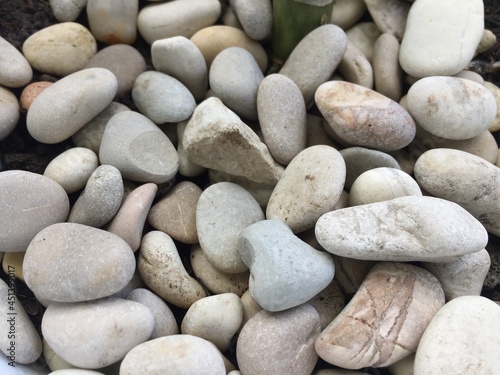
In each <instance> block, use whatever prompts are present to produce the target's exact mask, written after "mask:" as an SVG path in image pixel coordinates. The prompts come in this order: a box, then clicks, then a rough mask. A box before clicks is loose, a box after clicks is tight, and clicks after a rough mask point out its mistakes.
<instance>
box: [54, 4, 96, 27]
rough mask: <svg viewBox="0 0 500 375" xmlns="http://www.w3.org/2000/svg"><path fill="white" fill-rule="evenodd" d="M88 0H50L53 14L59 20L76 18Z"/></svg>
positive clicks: (64, 20) (65, 20)
mask: <svg viewBox="0 0 500 375" xmlns="http://www.w3.org/2000/svg"><path fill="white" fill-rule="evenodd" d="M87 2H88V0H49V4H50V9H51V10H52V14H53V15H54V17H55V18H56V19H57V20H58V21H59V22H69V21H74V20H76V19H77V18H78V16H79V15H80V13H81V11H82V10H83V9H84V8H85V6H86V5H87Z"/></svg>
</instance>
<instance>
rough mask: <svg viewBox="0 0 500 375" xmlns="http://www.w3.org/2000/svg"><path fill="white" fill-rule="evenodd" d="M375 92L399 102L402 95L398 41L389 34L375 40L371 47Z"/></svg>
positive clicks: (401, 72) (401, 73)
mask: <svg viewBox="0 0 500 375" xmlns="http://www.w3.org/2000/svg"><path fill="white" fill-rule="evenodd" d="M372 66H373V77H374V84H375V90H376V91H377V92H378V93H380V94H382V95H385V96H387V97H388V98H390V99H392V100H394V101H396V102H399V100H400V99H401V96H402V95H403V93H402V91H403V70H402V69H401V67H400V65H399V41H398V40H397V38H396V37H395V36H394V35H392V34H389V33H384V34H382V35H381V36H380V37H378V38H377V41H376V42H375V45H374V47H373V58H372Z"/></svg>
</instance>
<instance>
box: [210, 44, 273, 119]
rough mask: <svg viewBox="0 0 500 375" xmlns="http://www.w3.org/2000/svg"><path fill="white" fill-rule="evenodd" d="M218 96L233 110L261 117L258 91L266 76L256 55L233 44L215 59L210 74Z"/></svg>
mask: <svg viewBox="0 0 500 375" xmlns="http://www.w3.org/2000/svg"><path fill="white" fill-rule="evenodd" d="M208 78H209V82H210V88H211V89H212V91H213V93H214V95H215V96H216V97H218V98H219V99H220V100H222V102H223V103H224V104H225V105H226V106H227V107H228V108H229V109H231V110H232V111H234V112H235V113H236V114H238V115H239V116H241V117H243V118H245V119H248V120H257V118H258V116H257V90H258V89H259V85H260V83H261V81H262V80H263V79H264V75H263V74H262V72H261V71H260V68H259V66H258V65H257V62H256V61H255V59H254V58H253V56H252V55H251V54H250V52H248V51H247V50H245V49H244V48H241V47H230V48H226V49H225V50H223V51H222V52H220V53H219V54H218V55H217V56H216V57H215V59H214V60H213V61H212V65H211V66H210V71H209V74H208Z"/></svg>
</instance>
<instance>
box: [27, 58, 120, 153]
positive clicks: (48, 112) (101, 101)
mask: <svg viewBox="0 0 500 375" xmlns="http://www.w3.org/2000/svg"><path fill="white" fill-rule="evenodd" d="M117 85H118V83H117V81H116V77H115V75H114V74H113V73H111V72H110V71H109V70H107V69H103V68H91V69H84V70H81V71H79V72H76V73H73V74H70V75H69V76H67V77H64V78H62V79H60V80H59V81H57V82H56V83H54V84H53V85H51V86H49V87H47V88H46V89H45V90H43V91H42V92H41V93H40V95H38V97H37V98H36V100H35V101H33V103H32V104H31V106H30V109H29V110H28V115H27V116H26V125H27V127H28V131H29V133H30V135H31V136H32V137H33V138H35V139H36V140H37V141H39V142H42V143H48V144H54V143H59V142H62V141H64V140H66V139H68V138H69V137H71V136H72V135H73V134H75V133H76V132H77V131H78V130H80V129H81V128H82V127H83V126H84V125H85V124H86V123H88V122H89V121H90V120H92V119H93V118H94V117H95V116H97V115H98V114H99V113H100V112H101V111H103V110H104V109H105V108H106V107H107V106H108V105H109V104H110V103H111V101H112V100H113V98H114V97H115V94H116V89H117Z"/></svg>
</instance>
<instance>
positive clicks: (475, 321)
mask: <svg viewBox="0 0 500 375" xmlns="http://www.w3.org/2000/svg"><path fill="white" fill-rule="evenodd" d="M497 327H500V306H499V305H497V304H496V303H494V302H493V301H491V300H489V299H487V298H485V297H480V296H463V297H459V298H455V299H454V300H452V301H450V302H448V303H447V304H446V305H445V306H444V307H443V308H442V309H441V310H439V311H438V313H437V314H436V315H435V316H434V318H433V319H432V321H431V322H430V324H429V326H428V327H427V329H426V330H425V333H424V334H423V336H422V339H421V340H420V344H419V345H418V349H417V354H416V355H415V366H414V373H415V375H424V374H431V373H439V374H443V375H451V374H465V373H467V372H476V373H485V374H487V373H495V371H496V370H497V369H498V368H500V359H499V357H498V353H499V350H500V338H499V337H498V334H497V333H498V330H497V329H496V328H497Z"/></svg>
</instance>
